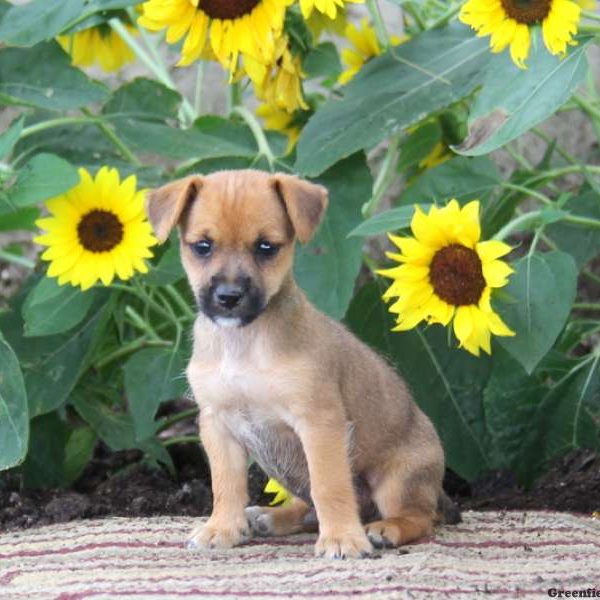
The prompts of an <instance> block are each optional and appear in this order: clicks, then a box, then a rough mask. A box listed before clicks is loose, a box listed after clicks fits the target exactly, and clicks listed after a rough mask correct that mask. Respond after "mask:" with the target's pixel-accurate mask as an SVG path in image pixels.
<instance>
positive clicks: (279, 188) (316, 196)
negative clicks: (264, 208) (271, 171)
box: [273, 173, 328, 244]
mask: <svg viewBox="0 0 600 600" xmlns="http://www.w3.org/2000/svg"><path fill="white" fill-rule="evenodd" d="M273 185H274V187H275V191H276V192H277V194H278V195H279V197H280V198H281V201H282V202H283V205H284V207H285V210H286V211H287V214H288V216H289V218H290V221H291V222H292V227H293V228H294V232H295V233H296V237H297V238H298V239H299V240H300V242H301V243H302V244H306V243H307V242H309V241H310V240H311V238H312V236H313V235H314V233H315V231H316V230H317V227H318V226H319V223H320V222H321V219H322V218H323V214H324V213H325V209H326V208H327V203H328V196H327V189H326V188H324V187H323V186H322V185H317V184H316V183H309V182H308V181H303V180H302V179H299V178H298V177H294V176H293V175H284V174H282V173H278V174H276V175H273Z"/></svg>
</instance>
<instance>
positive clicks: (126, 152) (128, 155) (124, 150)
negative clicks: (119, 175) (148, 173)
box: [81, 108, 142, 167]
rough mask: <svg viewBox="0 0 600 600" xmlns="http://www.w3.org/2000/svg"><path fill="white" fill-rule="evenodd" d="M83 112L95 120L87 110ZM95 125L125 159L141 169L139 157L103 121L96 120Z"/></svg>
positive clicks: (83, 109)
mask: <svg viewBox="0 0 600 600" xmlns="http://www.w3.org/2000/svg"><path fill="white" fill-rule="evenodd" d="M81 112H82V113H83V114H85V115H87V116H88V117H89V118H94V115H93V114H92V113H91V112H90V111H89V109H87V108H82V109H81ZM94 123H95V125H96V127H98V129H100V131H101V132H102V133H103V134H104V136H105V137H106V138H107V139H108V140H110V141H111V142H112V143H113V144H114V145H115V146H116V147H117V148H118V149H119V151H120V152H121V154H122V155H123V157H124V158H125V159H127V160H128V161H129V162H130V163H131V164H132V165H135V166H136V167H141V166H142V163H141V162H140V160H139V159H138V157H137V156H136V155H135V154H134V153H133V152H132V151H131V150H130V149H129V148H128V147H127V146H126V144H125V142H123V140H121V138H120V137H119V136H118V135H117V134H116V133H115V132H114V131H113V130H112V129H111V128H110V126H109V125H108V124H107V123H105V122H104V121H103V120H102V119H94Z"/></svg>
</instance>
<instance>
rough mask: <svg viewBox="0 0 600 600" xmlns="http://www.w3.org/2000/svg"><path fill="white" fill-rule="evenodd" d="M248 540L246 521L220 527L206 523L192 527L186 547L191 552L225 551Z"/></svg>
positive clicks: (248, 529) (248, 533)
mask: <svg viewBox="0 0 600 600" xmlns="http://www.w3.org/2000/svg"><path fill="white" fill-rule="evenodd" d="M249 539H250V528H249V527H248V523H247V522H246V521H242V522H241V523H238V524H227V525H221V524H216V523H211V520H210V519H209V520H208V521H207V522H206V523H203V524H202V525H198V527H194V529H193V530H192V532H191V534H190V537H189V538H188V541H187V544H186V546H187V547H188V548H190V549H192V550H226V549H228V548H233V547H234V546H239V545H240V544H244V543H245V542H247V541H248V540H249Z"/></svg>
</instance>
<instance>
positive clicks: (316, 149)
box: [295, 25, 490, 175]
mask: <svg viewBox="0 0 600 600" xmlns="http://www.w3.org/2000/svg"><path fill="white" fill-rule="evenodd" d="M489 55H490V53H489V49H488V47H487V43H486V42H485V40H481V39H478V38H477V37H476V36H474V35H473V34H472V32H471V31H470V30H469V29H468V28H466V27H464V26H458V25H457V26H451V27H447V28H445V29H436V30H434V31H427V32H424V33H421V34H419V35H417V36H415V37H414V38H413V39H412V40H410V41H408V42H406V43H405V44H402V45H401V46H398V47H396V48H393V49H392V50H390V51H389V52H387V53H386V54H383V55H382V56H379V57H377V58H374V59H372V60H371V61H369V63H367V65H365V67H363V69H362V70H361V71H360V73H359V74H358V75H357V76H356V77H355V78H354V79H353V80H352V81H351V82H350V83H349V84H348V85H347V86H346V87H345V88H344V97H343V99H341V100H339V99H337V98H335V99H332V100H330V101H329V102H327V103H326V104H325V105H324V106H323V107H321V108H320V109H319V110H318V111H317V112H316V114H315V115H314V116H313V117H312V118H311V119H310V121H309V122H308V124H307V126H306V127H305V129H304V131H303V133H302V136H301V137H300V140H299V143H298V160H297V162H296V167H295V169H296V170H297V171H298V172H299V173H302V174H304V175H317V174H319V173H321V172H323V171H324V170H325V169H327V168H328V167H330V166H331V165H333V164H334V163H336V162H338V161H339V160H340V159H342V158H344V157H346V156H349V155H351V154H353V153H354V152H356V151H357V150H361V149H364V148H370V147H372V146H375V145H376V144H378V143H379V142H380V141H381V140H383V139H385V138H387V137H388V136H390V135H391V134H393V133H397V132H399V131H400V130H402V129H405V128H407V127H410V126H411V125H414V124H415V123H417V122H418V121H421V120H423V118H424V117H425V116H426V115H427V114H430V113H432V112H434V111H438V110H440V109H442V108H445V107H447V106H448V105H449V104H452V103H453V102H456V101H457V100H461V99H462V98H464V97H466V96H468V95H469V94H470V93H471V92H472V91H473V90H474V89H475V88H476V87H477V86H478V85H479V84H480V81H481V76H482V74H483V73H484V72H485V65H486V64H487V61H488V60H489Z"/></svg>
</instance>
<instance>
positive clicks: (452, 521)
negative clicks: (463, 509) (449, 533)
mask: <svg viewBox="0 0 600 600" xmlns="http://www.w3.org/2000/svg"><path fill="white" fill-rule="evenodd" d="M437 513H438V514H437V521H438V523H443V524H445V525H457V524H458V523H460V522H461V521H462V515H461V514H460V508H459V507H458V504H456V503H455V502H453V501H452V500H450V498H449V497H448V496H447V494H446V492H444V490H442V492H441V493H440V495H439V498H438V505H437Z"/></svg>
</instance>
